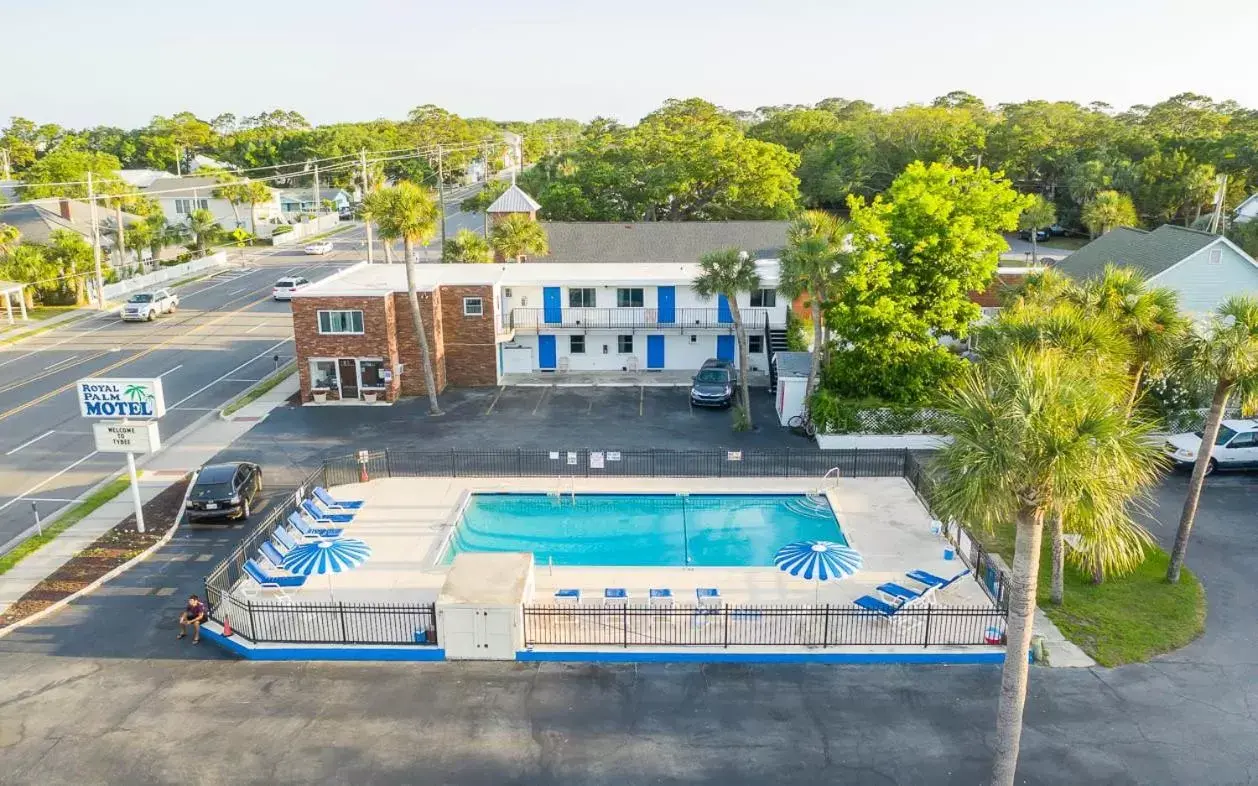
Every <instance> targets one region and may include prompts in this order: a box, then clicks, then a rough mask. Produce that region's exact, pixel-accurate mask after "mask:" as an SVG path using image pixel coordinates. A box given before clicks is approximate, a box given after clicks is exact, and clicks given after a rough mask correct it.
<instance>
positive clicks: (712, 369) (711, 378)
mask: <svg viewBox="0 0 1258 786" xmlns="http://www.w3.org/2000/svg"><path fill="white" fill-rule="evenodd" d="M737 385H738V372H737V371H735V370H734V364H733V363H731V362H729V361H728V360H717V359H716V358H711V359H709V360H705V361H703V365H702V366H700V367H699V373H697V374H695V376H694V379H693V380H692V381H691V383H690V403H691V404H694V405H695V406H699V407H728V406H729V405H730V404H731V403H732V402H733V401H734V387H735V386H737Z"/></svg>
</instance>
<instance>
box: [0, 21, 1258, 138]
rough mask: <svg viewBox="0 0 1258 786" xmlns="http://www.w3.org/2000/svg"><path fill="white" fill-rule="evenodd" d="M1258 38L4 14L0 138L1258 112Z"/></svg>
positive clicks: (942, 27)
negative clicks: (239, 124)
mask: <svg viewBox="0 0 1258 786" xmlns="http://www.w3.org/2000/svg"><path fill="white" fill-rule="evenodd" d="M1207 8H1208V11H1209V13H1208V14H1207V13H1204V11H1205V10H1206V9H1207ZM1255 32H1258V3H1255V2H1253V0H1215V1H1214V2H1212V3H1210V4H1208V5H1200V4H1198V3H1191V2H1189V0H1139V1H1137V0H1059V2H1056V3H1048V4H1046V3H1043V2H1027V1H1026V0H948V1H947V2H941V1H940V0H891V1H888V0H875V1H874V2H871V1H870V0H830V2H824V1H821V0H818V1H806V2H805V1H799V0H776V1H775V2H768V1H761V2H755V1H753V0H724V1H723V2H714V1H712V0H669V1H668V2H664V1H662V0H632V1H626V0H620V1H618V2H604V1H603V0H584V1H581V0H517V2H500V0H477V2H475V3H471V2H452V1H451V0H446V2H441V3H433V2H426V1H425V0H414V1H412V2H404V1H403V0H302V2H300V3H293V2H284V3H280V2H274V0H250V1H249V2H245V1H243V0H217V2H213V3H190V2H182V1H180V0H176V2H171V1H170V0H109V1H108V2H101V0H61V1H60V2H29V1H25V2H24V1H22V0H0V39H2V40H3V41H4V46H3V48H2V50H0V125H6V124H7V118H8V117H10V116H13V115H20V116H23V117H27V118H30V119H31V120H34V121H36V122H38V123H46V122H52V123H58V124H60V125H64V126H70V127H76V128H77V127H85V126H93V125H115V126H121V127H124V128H131V127H137V126H142V125H145V124H147V123H148V121H149V119H150V118H151V117H152V116H154V115H158V114H161V115H169V114H172V113H174V112H178V111H183V110H189V111H192V112H194V113H195V114H197V115H198V116H200V117H203V118H205V119H209V118H211V117H213V116H215V115H217V114H219V113H221V112H232V113H234V114H236V115H237V116H241V117H243V116H246V115H250V114H256V113H258V112H261V111H265V110H270V109H277V108H282V109H292V110H296V111H298V112H301V113H302V114H303V115H305V116H306V118H307V119H308V120H310V121H311V122H313V123H316V124H324V123H332V122H338V121H349V120H369V119H374V118H379V117H388V118H396V119H401V118H402V117H404V116H405V115H406V113H407V111H408V110H410V109H411V108H412V107H415V106H418V105H420V104H426V103H431V104H437V105H439V106H442V107H445V108H446V109H449V110H450V111H453V112H456V113H458V114H461V115H464V116H468V117H476V116H485V117H492V118H494V119H497V120H532V119H535V118H539V117H557V116H562V117H573V118H576V119H578V120H588V119H590V118H592V117H595V116H599V115H601V116H605V117H614V118H616V119H619V120H621V121H624V122H635V121H636V120H637V119H638V118H640V117H641V116H642V115H644V114H646V113H648V112H650V111H651V110H652V109H654V108H656V107H658V106H659V105H660V104H661V103H663V102H664V101H665V100H666V99H668V98H687V97H691V96H699V97H702V98H706V99H708V100H710V101H712V102H714V103H716V104H718V105H720V106H723V107H726V108H729V109H754V108H755V107H758V106H763V105H769V104H783V103H809V104H811V103H815V102H816V101H818V100H820V99H822V98H826V97H828V96H842V97H845V98H862V99H865V100H867V101H870V102H872V103H874V104H876V105H878V106H882V107H893V106H900V105H903V104H906V103H915V102H918V103H923V102H929V101H930V100H931V99H932V98H934V97H935V96H938V95H942V94H944V93H947V92H949V91H951V90H967V91H969V92H971V93H974V94H975V95H977V96H979V97H980V98H983V99H984V100H986V101H987V102H988V103H989V104H995V103H1000V102H1009V101H1020V100H1025V99H1030V98H1042V99H1050V100H1074V101H1078V102H1080V103H1089V102H1092V101H1104V102H1106V103H1109V104H1111V105H1113V106H1114V107H1116V108H1126V107H1128V106H1130V105H1132V104H1141V103H1145V104H1147V103H1154V102H1156V101H1158V100H1161V99H1164V98H1167V97H1169V96H1171V95H1174V94H1176V93H1181V92H1186V91H1191V92H1197V93H1202V94H1205V95H1209V96H1212V97H1214V98H1216V99H1220V100H1222V99H1225V98H1231V99H1235V100H1236V101H1239V102H1240V103H1241V104H1243V105H1245V106H1250V107H1258V77H1256V76H1255V71H1254V68H1253V62H1254V59H1253V58H1254V54H1253V51H1254V50H1253V48H1252V45H1253V40H1254V34H1255Z"/></svg>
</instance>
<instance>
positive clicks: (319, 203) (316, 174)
mask: <svg viewBox="0 0 1258 786" xmlns="http://www.w3.org/2000/svg"><path fill="white" fill-rule="evenodd" d="M314 177H315V188H314V198H315V212H316V213H318V212H319V208H321V207H323V201H322V200H320V199H319V165H318V164H315V165H314Z"/></svg>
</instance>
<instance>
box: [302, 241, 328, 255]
mask: <svg viewBox="0 0 1258 786" xmlns="http://www.w3.org/2000/svg"><path fill="white" fill-rule="evenodd" d="M306 253H307V254H311V255H313V256H323V255H324V254H331V253H332V241H331V240H320V241H317V242H315V243H311V244H310V245H308V246H306Z"/></svg>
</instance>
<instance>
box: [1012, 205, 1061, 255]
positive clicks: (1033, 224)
mask: <svg viewBox="0 0 1258 786" xmlns="http://www.w3.org/2000/svg"><path fill="white" fill-rule="evenodd" d="M1056 223H1057V208H1056V207H1054V206H1053V203H1052V202H1049V201H1048V200H1047V199H1045V198H1044V197H1042V196H1040V195H1039V194H1035V195H1034V196H1032V197H1031V202H1030V204H1028V205H1027V206H1026V208H1025V209H1023V211H1022V215H1020V216H1018V229H1021V230H1024V231H1025V230H1029V231H1030V233H1031V264H1033V265H1039V263H1040V255H1039V248H1038V246H1037V238H1036V233H1037V232H1038V231H1039V230H1041V229H1047V228H1048V227H1051V226H1052V225H1053V224H1056Z"/></svg>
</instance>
